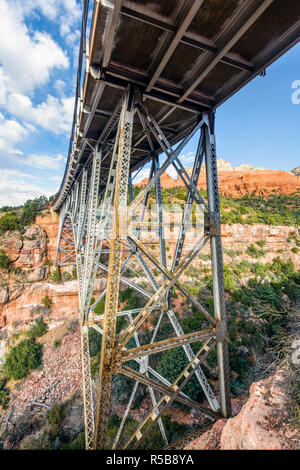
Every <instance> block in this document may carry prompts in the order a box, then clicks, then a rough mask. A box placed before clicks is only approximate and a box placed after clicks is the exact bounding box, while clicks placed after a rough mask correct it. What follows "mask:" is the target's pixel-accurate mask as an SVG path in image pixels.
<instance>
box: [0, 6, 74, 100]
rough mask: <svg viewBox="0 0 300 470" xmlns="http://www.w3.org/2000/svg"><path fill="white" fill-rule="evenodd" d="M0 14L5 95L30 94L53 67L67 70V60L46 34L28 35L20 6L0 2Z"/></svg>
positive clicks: (0, 59) (44, 79) (42, 81)
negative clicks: (11, 92)
mask: <svg viewBox="0 0 300 470" xmlns="http://www.w3.org/2000/svg"><path fill="white" fill-rule="evenodd" d="M24 3H25V4H26V2H24ZM43 3H45V4H46V3H48V2H43ZM0 11H1V16H0V63H1V68H0V70H1V76H2V77H3V80H4V85H5V86H6V90H7V91H8V92H10V91H13V92H17V93H24V92H31V91H33V90H34V89H35V87H36V86H41V85H42V84H44V83H46V82H47V81H48V80H49V76H50V72H51V70H52V69H53V68H55V67H57V68H67V67H68V65H69V60H68V57H67V56H66V54H65V53H64V51H63V50H62V49H61V47H60V46H59V45H58V44H57V43H56V42H55V41H54V40H53V39H52V37H51V36H50V35H49V34H47V33H42V32H40V31H35V32H34V33H33V34H30V32H29V29H28V27H27V26H26V24H25V22H24V14H25V12H24V11H22V9H21V8H20V4H17V3H15V2H13V1H8V0H0Z"/></svg>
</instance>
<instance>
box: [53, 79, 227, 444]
mask: <svg viewBox="0 0 300 470" xmlns="http://www.w3.org/2000/svg"><path fill="white" fill-rule="evenodd" d="M134 120H137V121H138V122H139V124H140V126H141V132H139V135H138V139H139V140H141V139H142V138H145V139H147V140H148V142H149V145H150V147H151V148H152V149H153V154H152V157H151V158H152V161H151V169H150V175H149V180H148V183H147V184H146V185H145V186H143V187H142V189H141V190H140V191H139V193H138V194H137V195H135V190H134V186H133V184H132V179H133V177H134V174H132V173H131V164H130V162H131V160H130V159H131V149H132V147H133V146H134V144H133V136H132V129H133V122H134ZM198 134H199V142H198V147H197V152H196V154H195V159H194V165H193V170H192V173H191V174H190V173H189V172H188V171H187V170H186V169H185V168H184V166H183V165H182V162H181V160H180V154H181V151H182V150H183V149H184V147H185V145H186V144H187V143H188V142H189V141H190V139H191V138H192V137H193V136H195V135H198ZM108 138H109V139H110V140H109V141H108ZM154 141H156V142H159V144H160V146H161V151H162V152H164V154H165V157H166V158H165V160H164V162H163V163H162V164H160V159H159V155H158V154H157V153H155V152H154V148H155V146H154V145H153V143H154ZM135 144H136V142H135ZM107 162H109V165H110V169H109V174H108V177H107V179H106V180H105V181H102V177H101V167H102V166H103V165H104V164H106V168H107ZM203 162H205V170H206V181H207V200H205V199H204V197H203V196H202V194H201V193H200V192H199V190H198V188H197V182H198V178H199V174H200V171H201V165H202V163H203ZM170 165H172V166H173V167H174V168H175V169H176V171H177V172H178V175H179V177H180V178H181V179H182V181H183V182H184V185H185V186H186V187H187V189H188V192H187V199H186V204H185V207H184V212H183V216H182V220H181V223H180V227H179V231H178V239H177V243H176V245H175V250H174V256H173V260H172V263H171V264H170V265H169V266H168V262H167V253H166V249H167V247H166V244H167V243H168V240H167V239H166V238H165V236H164V235H165V234H164V230H165V210H164V206H163V197H162V191H161V176H162V174H163V173H164V172H165V170H166V169H167V168H168V167H169V166H170ZM150 194H151V198H152V200H153V199H155V201H156V221H155V222H154V223H153V224H152V225H153V226H152V229H151V230H152V231H151V236H150V238H149V236H148V238H147V236H146V237H145V236H144V235H145V228H147V224H148V222H147V221H146V220H145V219H146V217H147V216H148V211H149V209H148V204H149V200H150ZM193 208H194V209H193ZM195 208H197V210H199V211H200V212H201V213H202V214H203V224H202V227H201V233H200V234H199V236H198V237H197V238H195V239H194V244H193V246H189V245H188V243H187V240H186V235H187V232H188V230H189V228H190V227H191V218H192V213H193V210H195ZM153 227H154V228H153ZM151 237H152V238H151ZM153 241H158V247H159V253H160V255H159V258H157V257H156V256H155V255H154V254H153V252H152V251H151V249H150V247H149V244H150V243H152V242H153ZM207 243H210V249H211V264H212V281H213V298H214V315H211V314H210V313H209V312H208V311H207V309H206V307H205V306H203V305H202V303H201V302H200V301H199V300H198V299H197V298H195V297H194V296H193V295H192V294H190V292H189V291H188V289H187V288H186V287H185V285H184V272H185V271H186V269H187V268H188V267H189V266H190V265H191V263H192V262H193V261H194V260H195V259H196V257H197V255H198V254H199V252H200V251H201V249H202V248H203V247H204V246H205V245H206V244H207ZM57 264H58V265H66V264H76V268H77V275H78V293H79V295H78V296H79V322H80V327H81V338H82V344H81V346H82V380H83V400H84V419H85V435H86V449H104V448H106V445H107V443H106V436H107V425H108V418H109V413H110V410H111V388H112V383H113V380H114V376H115V375H116V374H119V373H120V374H124V375H125V376H127V377H129V378H131V379H132V381H133V382H132V392H131V395H130V397H129V400H128V404H127V406H126V408H125V412H124V415H123V418H122V421H121V424H120V426H119V429H118V432H117V434H116V436H115V438H114V442H113V444H112V448H132V447H133V448H136V447H138V446H139V445H140V444H141V443H142V440H143V439H144V438H145V436H146V435H147V434H148V433H149V431H151V429H152V428H153V426H155V425H158V427H159V429H160V432H161V435H162V445H164V444H165V445H168V436H167V430H166V429H165V427H164V424H163V420H162V415H163V413H164V412H165V410H166V409H168V407H170V405H171V404H172V403H173V402H174V400H176V401H178V402H180V403H182V404H183V405H185V406H186V407H192V408H196V409H198V410H199V411H200V412H201V413H202V414H203V416H205V417H206V418H208V419H210V420H215V419H217V418H218V417H220V416H224V417H228V416H230V414H231V405H230V386H229V363H228V350H227V340H226V312H225V295H224V280H223V265H222V246H221V235H220V211H219V195H218V182H217V167H216V146H215V135H214V115H213V114H203V115H202V116H201V120H200V121H199V122H198V124H197V125H196V126H194V128H193V129H192V130H191V132H190V135H189V136H188V137H186V138H185V139H184V140H183V141H182V142H181V143H180V144H179V145H178V147H177V148H175V149H173V148H172V147H171V145H170V143H169V142H168V140H167V138H166V137H165V135H164V133H163V130H162V128H161V127H160V125H159V124H158V123H157V122H156V121H155V119H154V118H153V116H151V114H150V112H149V111H148V110H147V108H146V107H145V105H144V104H143V103H142V102H141V99H140V95H139V93H137V92H136V90H134V89H132V88H130V89H129V90H127V91H126V93H125V95H124V97H123V98H122V102H121V103H120V106H118V108H117V111H116V113H115V115H114V116H112V118H111V120H110V125H109V126H108V128H107V129H106V132H105V136H104V137H103V139H102V141H101V144H97V146H96V147H94V148H93V151H92V159H89V160H88V163H87V164H86V166H85V167H84V168H83V169H82V171H81V173H80V177H79V178H78V179H77V180H76V182H74V184H73V187H72V189H71V192H70V195H69V197H68V198H67V199H66V201H65V203H64V205H63V207H62V209H61V212H60V228H59V243H58V251H57ZM155 270H158V271H159V272H160V276H157V274H156V275H154V271H155ZM100 273H101V275H102V276H105V277H106V287H105V289H104V290H103V291H102V292H101V294H100V295H98V296H97V298H96V300H95V299H94V298H93V297H92V295H95V281H96V278H97V276H98V275H99V274H100ZM132 273H133V274H134V275H135V277H136V278H137V279H134V280H132V279H131V277H132ZM141 273H142V274H141ZM140 281H143V283H142V285H141V282H140ZM122 287H130V288H131V289H133V291H134V292H136V293H137V295H138V296H140V297H141V298H144V305H143V306H141V307H140V308H135V309H132V310H122V305H121V304H120V299H119V295H120V290H121V288H122ZM174 290H177V291H179V292H180V293H181V295H182V296H183V297H185V298H186V299H187V301H188V303H189V304H190V305H193V306H194V307H195V308H196V310H198V311H200V312H201V313H202V315H203V318H204V320H203V325H204V328H203V329H202V330H201V331H195V332H193V333H189V334H185V332H184V330H183V327H182V324H181V322H180V319H178V317H177V316H176V315H175V312H174V311H173V310H172V294H173V292H174ZM101 301H105V308H104V313H100V314H99V312H97V309H98V307H99V304H100V302H101ZM120 318H123V319H126V320H127V325H126V326H125V327H124V326H123V329H122V330H121V331H119V329H118V321H119V319H120ZM149 320H152V321H154V320H155V321H154V324H155V327H153V329H152V331H151V335H150V336H149V335H148V336H147V337H148V338H149V339H148V340H147V343H145V335H144V334H143V331H144V330H145V325H146V323H147V324H149ZM167 322H168V323H169V324H170V325H171V327H172V329H173V334H172V336H171V337H169V336H167V337H159V336H160V332H161V325H162V324H163V323H164V324H166V323H167ZM90 328H93V329H94V330H96V331H97V332H98V333H99V335H102V342H101V352H100V363H99V374H98V379H97V386H96V387H95V386H93V379H92V376H91V367H90V363H91V358H90V352H89V339H88V333H89V330H90ZM158 338H159V339H158ZM192 344H193V345H194V347H193V348H192ZM195 344H198V345H200V346H199V347H198V350H197V351H196V352H195ZM175 347H182V348H183V351H184V353H185V355H186V364H187V365H186V367H185V368H184V369H183V370H182V372H181V373H180V375H179V376H178V377H177V378H176V380H174V382H173V383H170V382H169V381H168V380H167V379H166V378H165V377H163V376H162V375H161V374H160V373H158V372H157V371H156V370H155V364H156V362H155V361H153V355H155V354H159V353H161V352H162V351H166V350H168V349H171V348H175ZM213 349H216V351H217V358H218V383H219V386H218V387H217V390H214V388H213V386H212V384H210V383H209V381H208V380H207V378H206V376H205V374H204V372H203V369H202V368H201V365H202V364H203V363H204V362H205V360H206V358H207V356H208V355H209V354H210V353H211V351H212V350H213ZM193 376H195V377H196V379H197V381H198V383H199V387H201V388H202V390H203V392H204V396H205V398H206V400H207V405H206V404H205V402H204V403H198V402H196V401H195V400H193V399H191V398H190V397H189V396H187V395H186V393H185V391H184V386H185V385H186V384H187V382H188V381H189V380H190V379H191V377H193ZM138 386H144V387H146V388H147V389H148V391H149V395H150V399H151V402H152V409H151V411H150V412H149V413H148V414H147V416H146V417H145V419H143V421H142V422H141V423H140V424H139V426H138V428H137V429H136V430H135V431H134V433H133V434H132V436H131V437H130V439H127V442H126V440H125V441H124V438H122V435H123V434H122V433H123V430H124V426H125V425H126V422H127V418H128V416H129V414H130V409H131V406H132V404H133V402H134V400H135V396H136V392H137V389H138ZM93 388H97V393H96V395H97V396H94V393H93Z"/></svg>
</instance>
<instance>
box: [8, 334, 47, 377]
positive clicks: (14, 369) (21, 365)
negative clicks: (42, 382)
mask: <svg viewBox="0 0 300 470" xmlns="http://www.w3.org/2000/svg"><path fill="white" fill-rule="evenodd" d="M41 364H42V346H41V344H36V343H35V342H34V341H33V340H32V339H24V340H23V341H21V342H20V343H18V344H17V345H16V346H13V347H12V348H11V349H10V351H9V353H8V355H7V357H6V361H5V364H4V370H5V373H6V376H7V378H9V379H14V380H19V379H22V378H23V377H25V376H26V375H27V374H28V373H29V372H30V371H31V370H32V369H37V368H38V367H40V366H41Z"/></svg>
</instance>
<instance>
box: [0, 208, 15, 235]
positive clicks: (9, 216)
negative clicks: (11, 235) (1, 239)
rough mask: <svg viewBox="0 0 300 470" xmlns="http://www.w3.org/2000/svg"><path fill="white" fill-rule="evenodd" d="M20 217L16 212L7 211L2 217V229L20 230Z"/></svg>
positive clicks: (0, 222) (0, 228)
mask: <svg viewBox="0 0 300 470" xmlns="http://www.w3.org/2000/svg"><path fill="white" fill-rule="evenodd" d="M19 228H20V219H19V217H18V216H17V214H16V213H15V212H6V214H5V215H3V217H1V219H0V231H1V232H6V231H7V230H19Z"/></svg>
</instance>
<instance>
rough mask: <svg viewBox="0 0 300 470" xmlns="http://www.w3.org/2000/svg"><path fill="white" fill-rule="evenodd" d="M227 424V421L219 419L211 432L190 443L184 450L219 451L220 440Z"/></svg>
mask: <svg viewBox="0 0 300 470" xmlns="http://www.w3.org/2000/svg"><path fill="white" fill-rule="evenodd" d="M225 424H226V420H225V419H219V420H218V421H216V422H215V424H214V425H213V426H212V427H211V429H210V430H209V431H207V432H206V433H204V434H202V436H200V437H199V438H197V439H195V440H194V441H192V442H190V443H189V444H188V445H187V446H186V447H185V448H184V449H185V450H219V449H220V438H221V434H222V431H223V428H224V426H225Z"/></svg>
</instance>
